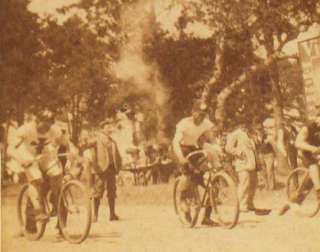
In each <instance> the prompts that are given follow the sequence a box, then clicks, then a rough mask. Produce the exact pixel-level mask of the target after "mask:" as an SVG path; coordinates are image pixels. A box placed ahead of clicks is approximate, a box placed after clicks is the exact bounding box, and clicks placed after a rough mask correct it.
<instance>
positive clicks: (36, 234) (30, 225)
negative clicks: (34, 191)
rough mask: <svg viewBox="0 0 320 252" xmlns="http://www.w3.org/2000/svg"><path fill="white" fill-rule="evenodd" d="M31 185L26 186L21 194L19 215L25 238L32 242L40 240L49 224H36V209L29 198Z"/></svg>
mask: <svg viewBox="0 0 320 252" xmlns="http://www.w3.org/2000/svg"><path fill="white" fill-rule="evenodd" d="M28 188H29V185H24V186H23V187H22V189H21V191H20V193H19V197H18V204H17V213H18V221H19V225H20V228H21V231H22V232H23V234H24V236H25V237H26V238H27V239H28V240H31V241H36V240H39V239H40V238H41V237H42V236H43V234H44V231H45V229H46V225H47V222H36V221H35V215H34V213H33V212H34V209H33V206H32V203H31V200H30V198H29V196H28Z"/></svg>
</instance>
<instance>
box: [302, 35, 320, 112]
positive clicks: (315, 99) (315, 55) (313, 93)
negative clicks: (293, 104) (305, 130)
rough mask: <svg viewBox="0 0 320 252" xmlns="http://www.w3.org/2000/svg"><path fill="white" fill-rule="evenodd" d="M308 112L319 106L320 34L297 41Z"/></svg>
mask: <svg viewBox="0 0 320 252" xmlns="http://www.w3.org/2000/svg"><path fill="white" fill-rule="evenodd" d="M298 48H299V55H300V62H301V67H302V72H303V80H304V89H305V95H306V105H307V111H308V114H311V115H312V114H314V111H315V107H316V106H320V36H319V37H316V38H311V39H308V40H304V41H301V42H299V43H298Z"/></svg>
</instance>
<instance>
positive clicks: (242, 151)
mask: <svg viewBox="0 0 320 252" xmlns="http://www.w3.org/2000/svg"><path fill="white" fill-rule="evenodd" d="M225 149H226V152H228V153H230V154H231V155H232V156H233V166H234V168H235V170H236V172H237V173H238V179H239V183H238V198H239V203H240V211H242V212H249V211H255V206H254V203H253V201H254V195H255V192H256V187H257V169H256V168H257V162H256V146H255V143H254V141H253V140H252V139H251V138H250V136H249V134H248V132H247V129H246V128H245V127H239V128H236V129H235V130H234V131H232V132H231V133H230V134H229V135H228V136H227V143H226V147H225Z"/></svg>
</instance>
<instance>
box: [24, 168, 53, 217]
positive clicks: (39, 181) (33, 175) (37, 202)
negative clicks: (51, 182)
mask: <svg viewBox="0 0 320 252" xmlns="http://www.w3.org/2000/svg"><path fill="white" fill-rule="evenodd" d="M26 175H27V179H28V181H29V188H28V196H29V199H30V201H31V204H32V206H33V213H34V215H35V220H36V221H46V220H47V219H48V216H47V215H46V214H45V212H44V209H43V202H42V198H41V197H42V186H43V177H42V173H41V171H40V168H39V166H38V165H37V164H33V165H32V166H30V167H28V168H26Z"/></svg>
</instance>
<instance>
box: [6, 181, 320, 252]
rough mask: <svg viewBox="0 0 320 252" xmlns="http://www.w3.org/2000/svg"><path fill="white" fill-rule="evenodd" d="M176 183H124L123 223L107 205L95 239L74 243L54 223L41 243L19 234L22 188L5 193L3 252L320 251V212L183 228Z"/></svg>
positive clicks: (271, 199)
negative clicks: (59, 236)
mask: <svg viewBox="0 0 320 252" xmlns="http://www.w3.org/2000/svg"><path fill="white" fill-rule="evenodd" d="M171 189H172V186H171V185H161V186H148V187H134V186H128V187H122V188H120V190H119V204H118V214H119V215H120V216H121V221H119V222H112V223H111V222H109V221H108V219H107V213H106V212H107V206H106V205H105V204H104V205H103V208H102V209H101V211H100V220H99V222H98V223H96V224H94V225H93V226H92V228H91V233H90V236H89V238H88V239H87V240H86V241H85V242H84V243H82V244H81V245H72V244H69V243H68V242H65V241H57V240H56V238H55V230H54V224H55V221H51V222H50V223H49V225H48V227H47V230H46V232H45V234H44V237H43V238H42V239H41V240H40V241H37V242H31V241H27V240H25V239H24V238H16V237H14V234H15V233H16V232H17V230H18V226H17V219H16V210H15V197H16V191H17V189H12V188H9V189H6V190H4V191H3V198H2V200H3V208H2V222H3V226H2V228H3V229H2V230H3V232H2V244H1V246H2V251H3V252H12V251H19V252H20V251H21V252H22V251H23V252H31V251H32V252H35V251H45V252H51V251H52V252H53V251H54V252H56V251H59V252H69V251H77V252H82V251H85V252H88V251H94V252H102V251H103V252H105V251H123V252H135V251H137V252H144V251H148V252H149V251H150V252H157V251H159V252H165V251H170V252H171V251H184V252H188V251H208V252H209V251H210V252H211V251H212V252H213V251H217V252H219V251H226V252H228V251H230V252H241V251H245V252H257V251H259V252H264V251H266V252H271V251H281V252H295V251H297V252H302V251H303V252H318V251H320V216H319V215H318V216H316V217H315V218H313V219H308V218H303V217H299V216H297V215H296V214H294V213H293V212H289V213H288V214H287V215H285V216H284V217H278V216H277V215H276V214H275V213H273V214H271V215H269V216H256V215H254V214H252V213H250V214H242V215H241V216H240V222H239V224H238V225H237V226H236V227H235V228H234V229H232V230H224V229H222V228H219V227H205V226H201V225H198V226H197V227H195V228H193V229H187V228H183V227H182V226H181V224H180V222H179V221H178V219H177V218H176V216H175V214H174V212H173V208H172V205H171ZM283 197H284V195H283V193H282V192H281V191H280V192H277V193H267V192H259V193H258V195H257V201H256V202H257V206H260V207H273V208H275V209H276V208H278V207H279V206H280V204H281V201H282V200H283Z"/></svg>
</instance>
